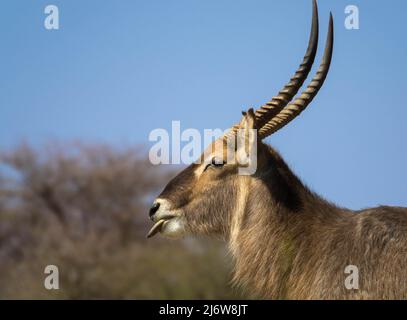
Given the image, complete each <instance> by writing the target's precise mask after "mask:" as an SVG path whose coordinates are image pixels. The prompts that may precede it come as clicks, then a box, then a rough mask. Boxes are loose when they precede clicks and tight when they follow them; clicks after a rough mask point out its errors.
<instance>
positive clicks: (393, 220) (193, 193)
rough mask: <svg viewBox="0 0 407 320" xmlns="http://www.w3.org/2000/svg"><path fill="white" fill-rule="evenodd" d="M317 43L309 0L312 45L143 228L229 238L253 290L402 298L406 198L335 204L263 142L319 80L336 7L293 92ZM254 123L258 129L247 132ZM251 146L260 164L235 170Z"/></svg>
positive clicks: (173, 184)
mask: <svg viewBox="0 0 407 320" xmlns="http://www.w3.org/2000/svg"><path fill="white" fill-rule="evenodd" d="M317 43H318V9H317V4H316V2H315V0H314V2H313V17H312V26H311V34H310V39H309V44H308V49H307V51H306V54H305V57H304V59H303V61H302V63H301V65H300V67H299V68H298V70H297V71H296V73H295V75H294V76H293V77H292V78H291V80H290V81H289V83H288V84H287V85H286V86H285V87H284V88H283V89H282V90H281V91H280V92H279V93H278V95H277V96H275V97H273V98H272V99H271V100H270V101H269V102H267V103H266V104H265V105H263V106H261V107H260V108H259V109H258V110H256V111H255V112H254V111H253V109H249V110H248V111H247V112H243V117H242V119H241V121H240V123H239V124H237V125H235V126H233V127H232V128H231V130H230V131H229V132H228V133H227V134H225V135H224V136H222V137H221V138H219V139H217V140H216V141H214V142H213V143H212V145H210V146H209V147H208V149H207V150H206V151H205V152H204V153H203V154H202V156H201V157H200V159H199V160H200V161H197V162H196V163H194V164H192V165H190V166H189V167H187V168H186V169H185V170H183V171H182V172H181V173H180V174H178V175H177V176H176V177H175V178H174V179H173V180H171V181H170V182H169V183H168V185H167V186H166V187H165V189H164V190H163V192H162V193H161V194H160V195H159V197H158V198H157V199H156V200H155V202H154V203H153V205H152V207H151V209H150V212H149V216H150V218H151V219H152V220H153V221H154V222H155V224H154V226H153V227H152V229H151V230H150V232H149V235H148V236H153V235H154V234H156V233H158V232H161V234H163V235H164V236H168V237H181V236H183V235H187V234H192V235H209V236H215V237H218V238H222V239H225V240H226V241H227V242H228V244H229V248H230V251H231V254H232V256H233V259H234V262H235V269H234V276H233V280H234V282H235V283H237V284H239V285H243V286H244V287H246V288H249V289H251V290H252V292H253V293H254V294H255V295H256V296H258V297H263V298H272V299H394V298H396V299H403V298H404V299H405V298H407V208H401V207H389V206H381V207H377V208H372V209H365V210H360V211H353V210H349V209H344V208H340V207H338V206H336V205H334V204H332V203H330V202H328V201H326V200H324V199H322V198H321V197H320V196H318V195H317V194H315V193H313V192H312V191H310V190H309V189H308V188H307V187H306V186H304V184H303V183H302V182H301V181H300V180H299V179H298V178H297V177H296V175H295V174H294V173H293V172H292V171H291V170H290V168H289V167H288V166H287V164H286V163H285V162H284V160H283V159H282V158H281V156H280V155H279V154H278V153H277V152H276V151H275V150H274V149H273V148H272V147H270V146H269V145H266V144H264V143H263V142H262V139H264V138H265V137H267V136H269V135H270V134H272V133H274V132H275V131H277V130H279V129H281V128H282V127H283V126H284V125H286V124H287V123H289V122H290V121H291V120H292V119H294V118H295V117H296V116H298V114H299V113H301V112H302V111H303V110H304V109H305V108H306V107H307V106H308V105H309V103H310V102H311V101H312V99H313V98H314V97H315V95H316V94H317V93H318V90H319V89H320V88H321V86H322V84H323V83H324V80H325V78H326V75H327V73H328V70H329V66H330V63H331V57H332V49H333V19H332V14H331V15H330V19H329V29H328V36H327V40H326V46H325V51H324V55H323V58H322V63H321V65H320V67H319V69H318V71H317V73H316V75H315V77H314V78H313V79H312V81H311V83H310V84H309V85H308V86H307V88H306V89H305V91H304V92H303V93H302V94H301V95H300V96H299V97H298V98H295V99H294V100H293V101H292V102H290V101H291V100H292V99H293V98H294V96H295V94H296V93H297V92H298V90H299V89H300V87H301V86H302V84H303V82H304V80H305V79H306V77H307V75H308V73H309V71H310V69H311V66H312V64H313V62H314V58H315V54H316V51H317ZM253 130H255V133H256V135H255V136H253V135H250V134H248V133H249V132H252V131H253ZM242 132H243V134H238V133H242ZM231 141H234V143H230V142H231ZM239 142H240V144H239ZM250 148H252V150H256V151H255V152H256V154H255V155H256V157H255V160H256V170H255V172H253V173H252V174H240V171H239V169H240V168H241V163H242V159H245V160H244V161H246V165H247V164H249V165H250V161H253V159H252V158H251V157H248V150H249V149H250ZM244 161H243V162H244ZM247 162H249V163H247ZM349 266H351V270H353V271H352V272H357V275H358V279H357V278H356V277H355V279H353V280H354V283H351V286H349V285H346V279H347V277H349V275H348V274H347V273H346V270H347V269H348V268H349ZM348 270H349V269H348ZM355 275H356V274H355ZM357 280H358V281H357ZM356 282H357V283H356ZM355 283H356V284H355Z"/></svg>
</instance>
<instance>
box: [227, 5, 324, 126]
mask: <svg viewBox="0 0 407 320" xmlns="http://www.w3.org/2000/svg"><path fill="white" fill-rule="evenodd" d="M318 33H319V22H318V5H317V2H316V0H313V1H312V24H311V33H310V36H309V41H308V48H307V51H306V52H305V55H304V58H303V61H302V63H301V64H300V66H299V68H298V69H297V71H296V72H295V74H294V76H293V77H292V78H291V79H290V81H289V82H288V83H287V84H286V85H285V86H284V88H283V89H282V90H281V91H280V92H279V93H278V95H277V96H275V97H273V98H272V99H271V100H270V101H269V102H267V103H266V104H265V105H263V106H261V107H260V108H258V109H257V110H256V112H255V115H256V122H257V125H258V127H259V128H261V127H262V126H263V125H264V124H266V123H267V122H268V121H269V120H270V119H272V118H273V117H274V116H275V115H276V114H277V113H279V112H280V111H281V110H282V109H283V108H284V106H286V105H287V103H288V102H290V101H291V99H292V98H293V97H294V96H295V94H296V93H297V92H298V90H299V89H300V88H301V86H302V85H303V84H304V81H305V79H306V78H307V76H308V73H309V72H310V70H311V68H312V64H313V63H314V60H315V55H316V52H317V48H318ZM238 129H239V125H238V124H236V125H234V126H233V127H232V128H231V130H230V131H229V134H234V133H236V131H237V130H238Z"/></svg>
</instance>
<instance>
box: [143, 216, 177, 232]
mask: <svg viewBox="0 0 407 320" xmlns="http://www.w3.org/2000/svg"><path fill="white" fill-rule="evenodd" d="M175 217H176V216H175V215H169V216H165V217H162V218H161V219H160V220H158V221H157V222H156V223H155V224H154V225H153V227H152V228H151V229H150V231H149V232H148V234H147V238H151V237H153V236H154V235H156V234H157V233H158V232H160V231H161V230H162V228H163V226H164V223H165V222H167V221H169V220H171V219H173V218H175Z"/></svg>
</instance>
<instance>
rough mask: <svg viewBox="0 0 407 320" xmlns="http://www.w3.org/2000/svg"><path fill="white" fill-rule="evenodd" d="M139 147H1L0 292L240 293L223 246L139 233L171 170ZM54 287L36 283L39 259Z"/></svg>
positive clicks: (107, 294)
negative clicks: (55, 272)
mask: <svg viewBox="0 0 407 320" xmlns="http://www.w3.org/2000/svg"><path fill="white" fill-rule="evenodd" d="M145 155H146V151H145V150H144V149H143V148H141V147H137V148H128V149H126V148H113V147H110V146H107V145H84V144H81V143H70V144H55V143H54V144H50V145H48V146H45V147H43V148H40V149H33V148H31V147H30V146H28V145H27V144H21V145H20V146H18V147H16V148H15V149H13V150H11V151H7V152H2V153H0V298H39V299H42V298H69V299H84V298H90V299H93V298H113V299H114V298H134V299H138V298H139V299H152V298H155V299H161V298H167V299H172V298H174V299H193V298H196V299H201V298H202V299H209V298H211V299H216V298H219V299H227V298H239V297H241V296H239V295H238V294H237V293H236V292H235V290H234V289H232V288H231V287H230V285H229V279H230V275H229V273H230V261H229V258H228V257H227V255H226V250H225V248H224V246H223V245H222V244H220V243H218V242H213V241H209V240H192V239H187V240H182V241H169V240H165V239H163V238H159V237H158V238H156V239H151V240H148V241H146V239H145V234H146V231H147V230H148V224H149V222H148V219H147V208H148V206H149V204H150V202H151V199H153V198H154V196H155V195H156V194H157V193H158V192H159V191H160V189H161V188H162V187H163V186H164V184H165V183H166V182H167V181H168V179H169V178H170V177H171V176H172V175H173V172H171V171H169V170H164V169H162V168H159V167H153V166H152V165H151V164H150V163H149V161H148V159H147V157H146V156H145ZM49 264H55V265H57V266H58V267H59V272H60V277H61V279H60V290H57V291H52V290H51V291H49V290H46V289H45V288H44V286H43V281H44V278H45V275H44V268H45V266H46V265H49Z"/></svg>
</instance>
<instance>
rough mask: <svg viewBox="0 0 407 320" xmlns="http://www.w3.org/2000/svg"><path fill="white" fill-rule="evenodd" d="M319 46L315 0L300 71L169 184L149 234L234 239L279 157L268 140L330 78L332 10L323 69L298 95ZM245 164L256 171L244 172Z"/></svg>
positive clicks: (154, 209)
mask: <svg viewBox="0 0 407 320" xmlns="http://www.w3.org/2000/svg"><path fill="white" fill-rule="evenodd" d="M317 46H318V8H317V4H316V1H315V0H314V1H313V14H312V26H311V33H310V37H309V43H308V48H307V50H306V53H305V56H304V58H303V61H302V63H301V64H300V66H299V68H298V69H297V71H296V72H295V74H294V76H293V77H292V78H291V79H290V81H289V82H288V84H286V85H285V86H284V88H283V89H282V90H281V91H280V92H279V93H278V94H277V95H276V96H274V97H273V98H272V99H271V100H270V101H269V102H267V103H266V104H264V105H263V106H261V107H259V108H258V109H257V110H256V111H254V110H253V109H249V110H248V111H247V112H243V117H242V118H241V121H240V122H239V124H236V125H234V126H232V127H231V129H230V130H229V131H228V133H226V134H225V135H224V136H222V137H221V138H219V139H217V140H216V141H214V142H213V143H212V144H211V145H210V146H209V147H208V148H207V149H206V150H205V151H204V153H203V154H202V155H201V157H200V159H199V161H197V162H196V163H193V164H191V165H190V166H189V167H187V168H186V169H184V170H183V171H182V172H181V173H179V174H178V175H177V176H176V177H175V178H173V179H172V180H171V181H170V182H169V183H168V184H167V186H166V187H165V188H164V190H163V192H162V193H161V194H160V195H159V196H158V197H157V199H156V200H155V201H154V203H153V205H152V207H151V209H150V212H149V216H150V218H151V219H152V220H153V222H154V223H155V224H154V226H153V227H152V229H151V230H150V232H149V234H148V237H151V236H153V235H154V234H156V233H158V232H161V233H162V234H163V235H164V236H168V237H181V236H183V235H187V234H208V235H211V236H213V235H215V236H216V235H217V236H219V237H221V238H225V239H228V238H230V237H232V236H233V230H234V228H235V226H236V224H238V221H239V217H241V216H242V215H243V211H244V206H245V202H246V199H247V195H248V193H250V192H255V190H253V188H254V186H256V185H258V184H259V183H261V177H262V176H264V175H266V174H267V173H268V172H269V171H270V170H271V169H272V167H273V165H276V161H277V162H278V161H279V160H278V159H279V157H278V155H277V153H275V152H274V151H273V149H271V148H270V147H269V146H268V145H266V144H264V143H263V142H262V140H263V139H264V138H266V137H267V136H269V135H271V134H272V133H274V132H276V131H277V130H279V129H281V128H282V127H283V126H285V125H286V124H288V123H289V122H290V121H291V120H293V119H294V118H295V117H296V116H298V115H299V114H300V113H301V112H302V111H303V110H304V109H305V108H306V107H307V106H308V105H309V103H310V102H311V101H312V99H313V98H314V97H315V96H316V94H317V93H318V91H319V89H320V88H321V86H322V85H323V83H324V80H325V78H326V75H327V73H328V70H329V66H330V62H331V57H332V49H333V19H332V14H331V15H330V19H329V28H328V35H327V40H326V45H325V51H324V55H323V58H322V62H321V64H320V66H319V69H318V70H317V72H316V75H315V76H314V78H313V79H312V80H311V82H310V84H309V85H308V86H307V87H306V89H305V90H304V91H303V92H302V93H301V94H300V95H299V96H298V97H297V98H295V99H293V98H294V96H295V95H296V94H297V92H298V90H299V89H300V88H301V86H302V85H303V83H304V81H305V79H306V78H307V76H308V73H309V72H310V70H311V67H312V64H313V62H314V59H315V55H316V52H317ZM253 132H254V134H251V133H253ZM250 150H251V153H253V150H254V152H255V155H254V157H252V156H251V155H250ZM254 161H255V162H256V163H253V162H254ZM242 167H243V168H249V167H254V168H255V169H256V170H254V171H253V172H250V174H247V173H246V174H242V171H241V169H242ZM271 192H273V191H272V190H271ZM277 192H278V190H277Z"/></svg>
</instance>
